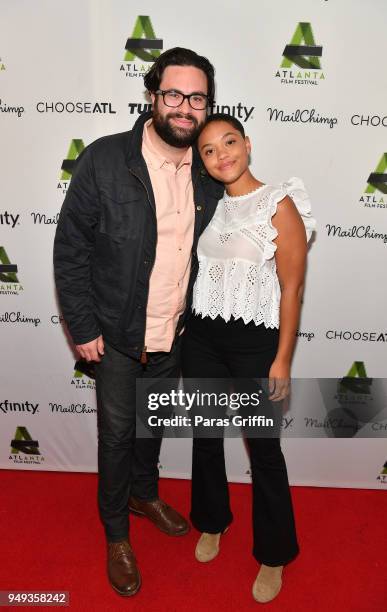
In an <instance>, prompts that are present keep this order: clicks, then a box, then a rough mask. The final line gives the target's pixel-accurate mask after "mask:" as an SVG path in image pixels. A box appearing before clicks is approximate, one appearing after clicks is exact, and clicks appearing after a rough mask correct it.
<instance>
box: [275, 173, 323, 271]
mask: <svg viewBox="0 0 387 612" xmlns="http://www.w3.org/2000/svg"><path fill="white" fill-rule="evenodd" d="M286 196H289V198H291V199H292V200H293V202H294V204H295V206H296V208H297V210H298V212H299V213H300V215H301V219H302V221H303V223H304V226H305V233H306V239H307V241H309V240H310V238H311V236H312V233H313V231H314V229H315V228H316V220H315V219H314V217H312V212H311V205H310V200H309V196H308V193H307V191H306V189H305V185H304V183H303V182H302V180H301V179H300V178H297V177H295V176H293V177H292V178H290V179H289V180H288V181H286V182H284V183H281V185H280V186H279V187H278V188H275V189H273V192H272V194H271V201H270V206H269V232H268V243H267V244H266V245H265V252H264V257H265V259H271V258H272V257H273V255H274V253H275V251H276V249H277V246H276V245H275V244H274V242H273V240H274V239H275V238H277V236H278V232H277V230H276V228H275V227H274V226H273V224H272V221H271V220H272V218H273V216H274V215H275V213H276V212H277V206H278V203H279V202H281V200H283V199H284V198H285V197H286Z"/></svg>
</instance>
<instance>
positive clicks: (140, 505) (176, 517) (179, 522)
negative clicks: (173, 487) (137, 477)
mask: <svg viewBox="0 0 387 612" xmlns="http://www.w3.org/2000/svg"><path fill="white" fill-rule="evenodd" d="M129 510H130V511H131V512H134V514H138V515H139V516H146V517H147V518H148V519H149V520H150V521H152V523H154V524H155V525H156V527H158V528H159V529H160V531H162V532H163V533H166V534H167V535H171V536H180V535H185V534H186V533H188V532H189V530H190V526H189V524H188V522H187V521H186V520H185V518H184V517H183V516H181V514H179V513H178V512H176V510H174V509H173V508H171V506H168V504H166V503H165V502H163V501H162V500H161V499H155V500H154V501H144V500H141V499H135V498H134V497H131V498H130V499H129Z"/></svg>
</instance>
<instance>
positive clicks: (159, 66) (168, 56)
mask: <svg viewBox="0 0 387 612" xmlns="http://www.w3.org/2000/svg"><path fill="white" fill-rule="evenodd" d="M167 66H195V68H199V70H203V72H204V73H205V75H206V77H207V86H208V91H207V96H208V103H209V104H212V103H213V102H214V98H215V79H214V76H215V69H214V67H213V65H212V64H211V62H210V61H209V60H208V59H207V58H206V57H204V56H203V55H198V54H197V53H195V51H192V50H191V49H184V48H183V47H174V48H173V49H169V50H168V51H164V53H162V54H161V55H160V56H159V57H158V58H157V60H156V61H155V63H154V64H153V66H152V68H151V69H150V70H149V72H147V73H146V75H145V77H144V85H145V87H146V89H147V90H148V91H151V92H153V91H157V90H158V89H159V88H160V83H161V79H162V76H163V72H164V70H165V69H166V67H167Z"/></svg>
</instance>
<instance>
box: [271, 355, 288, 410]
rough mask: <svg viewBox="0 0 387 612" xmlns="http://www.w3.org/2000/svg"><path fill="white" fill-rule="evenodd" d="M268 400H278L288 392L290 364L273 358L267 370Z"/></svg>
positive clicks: (283, 397)
mask: <svg viewBox="0 0 387 612" xmlns="http://www.w3.org/2000/svg"><path fill="white" fill-rule="evenodd" d="M269 392H270V395H269V400H271V401H272V402H279V401H281V400H283V399H285V397H287V396H288V395H289V392H290V364H289V363H287V362H284V361H280V360H277V359H275V360H274V361H273V363H272V364H271V368H270V371H269Z"/></svg>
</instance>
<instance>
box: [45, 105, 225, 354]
mask: <svg viewBox="0 0 387 612" xmlns="http://www.w3.org/2000/svg"><path fill="white" fill-rule="evenodd" d="M151 116H152V115H151V113H146V114H143V115H141V116H140V117H139V119H138V120H137V121H136V123H135V125H134V127H133V129H132V130H131V131H129V132H123V133H121V134H114V135H112V136H105V137H103V138H100V139H99V140H96V141H95V142H94V143H92V144H91V145H89V146H88V147H86V149H85V150H84V151H83V152H82V153H81V155H80V156H79V158H78V160H77V163H76V168H75V170H74V173H73V176H72V179H71V183H70V186H69V189H68V192H67V195H66V198H65V201H64V203H63V206H62V210H61V213H60V217H59V222H58V227H57V231H56V236H55V244H54V269H55V280H56V286H57V289H58V293H59V299H60V303H61V308H62V313H63V316H64V318H65V321H66V323H67V325H68V328H69V331H70V334H71V336H72V338H73V340H74V342H75V344H84V343H86V342H89V341H90V340H93V339H95V338H97V337H98V336H99V335H100V334H102V335H103V337H104V339H105V340H106V341H107V342H108V343H109V344H111V345H112V346H114V347H116V348H117V349H118V350H120V351H122V352H123V353H126V354H128V355H131V356H132V357H135V358H139V357H140V354H141V351H142V350H143V347H144V337H145V322H146V307H147V301H148V290H149V277H150V274H151V271H152V267H153V263H154V260H155V253H156V242H157V222H156V208H155V200H154V195H153V190H152V184H151V181H150V178H149V173H148V170H147V167H146V164H145V161H144V158H143V157H142V154H141V146H142V132H143V127H144V123H145V122H146V121H147V120H148V119H149V118H150V117H151ZM192 183H193V189H194V206H195V228H194V238H193V245H192V264H191V276H190V282H189V286H188V292H187V307H186V311H185V313H184V314H183V315H182V316H181V317H180V319H179V322H178V326H177V330H176V334H178V333H179V332H180V331H181V329H182V327H183V324H184V320H185V318H186V316H187V312H188V309H189V307H190V304H191V298H192V287H193V284H194V282H195V279H196V275H197V271H198V259H197V254H196V249H197V243H198V238H199V236H200V234H201V233H202V231H203V230H204V228H205V227H206V225H207V224H208V223H209V221H210V219H211V217H212V215H213V214H214V212H215V208H216V205H217V202H218V200H219V199H220V198H221V197H222V194H223V186H222V185H221V184H220V183H218V182H216V181H214V180H213V179H211V177H209V176H208V174H207V172H206V170H205V169H204V167H203V165H202V163H201V160H200V157H199V154H198V152H197V151H196V150H195V148H194V149H193V162H192Z"/></svg>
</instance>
